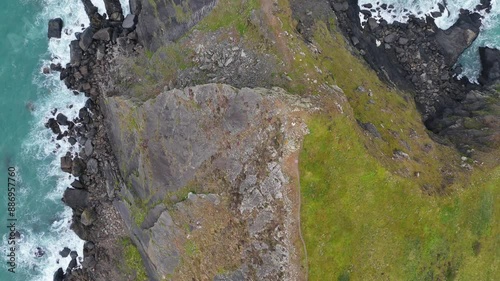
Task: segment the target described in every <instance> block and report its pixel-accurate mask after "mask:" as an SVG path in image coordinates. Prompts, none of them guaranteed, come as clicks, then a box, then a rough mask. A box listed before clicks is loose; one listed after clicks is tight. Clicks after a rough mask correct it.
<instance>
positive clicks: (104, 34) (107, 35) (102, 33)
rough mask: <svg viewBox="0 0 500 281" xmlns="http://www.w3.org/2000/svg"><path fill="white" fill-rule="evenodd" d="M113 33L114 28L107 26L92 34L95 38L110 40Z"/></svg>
mask: <svg viewBox="0 0 500 281" xmlns="http://www.w3.org/2000/svg"><path fill="white" fill-rule="evenodd" d="M111 34H113V28H111V27H106V28H103V29H101V30H99V31H97V32H96V33H95V34H94V36H92V38H93V39H95V40H100V41H105V42H108V41H109V40H111Z"/></svg>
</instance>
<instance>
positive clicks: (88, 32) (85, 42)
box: [78, 27, 94, 51]
mask: <svg viewBox="0 0 500 281" xmlns="http://www.w3.org/2000/svg"><path fill="white" fill-rule="evenodd" d="M93 36H94V31H93V30H92V28H90V27H87V28H86V29H85V31H83V33H82V35H81V37H80V42H78V45H79V46H80V48H81V49H82V50H84V51H86V50H87V49H88V48H89V47H90V44H92V37H93Z"/></svg>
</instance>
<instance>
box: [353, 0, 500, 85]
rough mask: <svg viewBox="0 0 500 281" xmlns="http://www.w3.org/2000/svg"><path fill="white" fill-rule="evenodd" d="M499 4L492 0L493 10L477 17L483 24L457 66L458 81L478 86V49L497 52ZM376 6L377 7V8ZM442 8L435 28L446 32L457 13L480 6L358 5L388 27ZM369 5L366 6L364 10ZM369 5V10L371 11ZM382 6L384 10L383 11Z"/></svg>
mask: <svg viewBox="0 0 500 281" xmlns="http://www.w3.org/2000/svg"><path fill="white" fill-rule="evenodd" d="M499 2H500V1H498V0H492V1H491V4H492V8H491V11H490V12H489V13H487V12H486V11H485V10H482V11H480V12H479V13H480V14H481V15H482V16H483V17H484V18H483V20H482V23H483V25H482V27H481V32H480V34H479V36H478V38H477V39H476V41H475V42H474V43H473V44H472V46H471V47H470V48H468V49H467V50H466V51H465V52H464V53H463V54H462V56H460V58H459V59H458V63H459V64H460V65H462V69H463V72H462V74H461V75H460V76H459V77H458V78H461V77H462V76H465V77H467V78H468V79H469V80H470V81H471V82H477V78H478V77H479V74H480V71H481V64H480V61H479V51H478V48H479V47H482V46H488V47H491V48H500V3H499ZM377 3H378V4H377ZM439 4H441V5H442V7H444V11H443V12H442V14H441V15H440V16H438V17H436V18H435V23H436V25H437V26H438V27H439V28H441V29H448V28H449V27H451V26H452V25H453V24H454V23H455V22H456V21H457V19H458V17H459V15H460V10H461V9H465V10H469V11H474V10H475V9H476V6H477V5H479V4H480V0H447V1H443V0H413V1H408V0H383V1H373V0H359V1H358V5H359V7H360V9H362V10H369V11H370V12H371V14H372V17H374V18H375V19H377V20H380V19H384V20H386V21H387V22H388V23H393V22H395V21H398V22H407V21H408V19H409V15H413V16H416V17H418V18H423V19H425V18H426V17H427V16H430V15H431V14H432V13H437V12H439V13H440V12H441V11H440V10H441V9H440V5H439ZM367 5H368V6H367ZM370 5H371V7H370ZM382 6H383V7H382ZM367 7H370V8H367ZM360 20H361V22H364V21H365V19H364V16H363V14H360Z"/></svg>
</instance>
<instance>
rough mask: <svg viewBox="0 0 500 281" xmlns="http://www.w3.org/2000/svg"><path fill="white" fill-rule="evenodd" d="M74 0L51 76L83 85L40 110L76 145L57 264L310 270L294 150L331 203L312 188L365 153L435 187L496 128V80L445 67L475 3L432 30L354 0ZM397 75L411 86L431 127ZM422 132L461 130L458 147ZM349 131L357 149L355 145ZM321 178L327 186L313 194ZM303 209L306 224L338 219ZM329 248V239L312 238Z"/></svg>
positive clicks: (138, 269)
mask: <svg viewBox="0 0 500 281" xmlns="http://www.w3.org/2000/svg"><path fill="white" fill-rule="evenodd" d="M83 2H84V4H85V9H86V12H87V14H88V16H89V19H90V21H91V26H90V27H89V28H87V29H86V30H85V32H83V34H81V35H80V36H79V38H78V39H76V40H75V41H73V42H72V44H71V50H72V54H71V63H70V64H68V65H66V67H65V68H62V69H61V79H62V80H64V81H65V83H66V85H68V87H70V88H72V89H75V90H78V91H81V92H83V93H85V95H87V96H88V97H89V98H90V99H89V102H87V104H86V106H85V107H84V108H82V109H81V110H80V116H79V117H78V118H77V119H75V120H73V121H71V122H62V121H64V120H63V119H64V118H56V119H57V120H56V119H52V120H49V123H48V124H47V126H48V127H50V128H51V129H52V130H53V132H54V133H56V134H58V137H61V138H64V137H69V138H72V141H74V142H75V143H76V141H78V143H79V145H80V147H81V152H80V153H77V154H71V153H70V154H68V155H67V156H66V157H64V158H63V159H61V164H62V169H63V170H65V171H66V172H68V173H72V174H73V175H74V176H78V177H79V180H78V181H76V182H75V183H74V184H73V185H72V187H71V188H68V190H67V191H66V192H65V194H64V201H65V202H66V204H68V205H69V206H70V207H72V208H73V210H74V216H73V226H72V228H73V229H74V230H75V232H76V233H77V234H78V235H79V236H80V237H81V238H82V239H85V240H88V241H89V242H88V243H86V246H85V249H84V261H83V263H82V264H83V269H75V268H74V267H70V268H68V270H67V273H66V277H65V278H66V280H220V281H222V280H306V279H307V278H308V268H309V267H315V266H316V264H310V263H308V261H307V258H308V255H307V254H306V251H305V244H306V242H304V240H303V237H302V235H301V227H300V208H301V207H300V200H301V199H300V198H301V197H302V196H301V195H300V193H299V190H300V186H299V184H300V182H301V181H300V179H299V170H298V167H299V166H298V163H299V161H298V155H299V152H300V151H302V153H303V155H305V157H310V158H311V159H316V160H318V161H317V162H315V163H313V165H312V166H310V167H306V168H307V169H305V171H307V172H306V176H307V178H308V179H307V180H306V183H307V182H309V185H308V188H309V189H312V191H309V192H308V194H307V195H306V196H309V197H313V198H315V200H317V202H319V203H318V204H317V205H316V204H315V203H316V201H314V202H313V204H311V205H310V206H308V207H310V208H309V210H311V209H314V208H315V207H316V208H320V207H319V206H322V207H321V209H328V210H330V207H331V206H330V205H329V204H330V200H336V199H338V198H343V197H342V196H343V195H342V196H340V197H339V196H335V197H334V198H329V197H325V198H327V199H328V200H324V202H323V201H321V200H320V199H323V197H324V196H325V195H326V194H328V192H330V190H336V189H337V187H342V186H343V185H345V186H347V187H348V190H350V189H351V187H352V186H351V185H352V184H353V183H352V182H353V179H350V178H349V177H350V176H351V170H358V169H361V168H362V167H361V166H362V165H361V166H359V167H358V166H356V164H357V163H364V162H358V161H361V160H359V159H368V158H370V157H372V156H375V157H376V158H377V162H376V163H377V165H378V166H380V167H378V166H377V167H378V168H377V171H378V172H373V171H370V172H369V174H367V175H363V176H360V179H361V180H363V179H371V178H373V177H374V176H376V174H378V173H381V174H389V173H391V175H392V174H393V175H394V178H398V180H400V179H401V182H405V181H404V180H407V181H408V182H411V183H412V184H414V185H415V186H417V187H416V188H417V189H418V188H421V190H422V191H423V192H424V193H425V194H447V192H451V191H449V190H448V188H449V187H450V186H455V185H456V183H457V182H460V181H461V180H462V179H464V178H466V176H464V175H463V174H462V172H461V169H462V168H465V169H466V170H467V171H469V170H471V169H473V168H474V167H475V166H474V165H476V164H477V166H481V167H482V163H481V164H479V163H480V162H479V161H476V160H470V159H469V158H467V157H475V156H476V154H477V153H476V152H475V151H474V148H480V149H485V150H486V151H488V149H492V147H494V146H495V145H498V143H499V139H500V138H499V135H498V127H499V124H500V123H499V122H498V113H497V112H498V106H497V104H498V97H497V95H498V94H497V91H495V90H494V89H489V90H484V89H479V88H476V89H473V91H470V89H469V88H468V87H466V86H465V85H464V84H463V83H462V82H459V81H456V79H454V78H453V77H452V72H453V70H452V69H451V68H450V67H449V66H450V65H449V64H450V62H449V60H452V59H453V58H454V57H456V55H457V54H458V53H459V52H461V51H463V49H465V48H466V47H467V46H468V45H469V44H470V43H471V40H472V37H474V36H475V34H476V33H477V26H475V25H474V24H475V23H477V22H476V21H472V19H475V18H474V16H473V15H471V14H468V13H467V14H464V15H463V16H462V21H463V22H461V23H459V24H457V25H456V26H455V27H454V28H453V29H452V30H451V31H449V33H446V32H445V33H443V32H442V31H439V30H437V29H436V27H435V25H434V24H433V23H432V22H428V23H426V22H424V21H421V20H416V19H413V20H412V21H410V23H409V24H408V25H402V24H399V25H398V24H396V25H391V26H389V25H386V24H380V25H379V24H378V23H374V22H373V21H369V20H368V22H367V24H368V26H369V29H366V28H365V30H361V29H360V28H361V27H360V26H359V22H358V21H357V19H358V18H357V15H358V14H357V12H358V11H359V8H357V6H353V5H354V4H355V2H356V1H349V3H347V2H345V1H322V0H314V1H308V2H307V3H305V2H303V1H295V0H293V1H290V3H288V2H286V1H285V2H286V3H281V2H279V1H275V2H270V1H253V0H252V1H251V0H249V1H241V2H237V1H230V0H226V1H203V0H200V1H195V0H191V1H177V0H172V1H157V0H148V1H145V0H132V1H131V8H132V14H131V15H123V11H122V9H121V7H119V4H117V3H118V1H114V0H107V1H105V3H106V10H107V13H108V17H105V16H103V15H100V14H98V13H97V10H96V8H95V7H94V6H93V4H92V2H91V1H90V0H83ZM221 5H222V6H221ZM334 11H335V12H337V18H336V22H333V20H332V18H335V13H334ZM235 15H237V16H235ZM351 15H355V16H356V17H353V18H355V19H356V21H355V22H352V19H350V18H349V16H351ZM195 24H197V25H196V26H195V28H194V29H190V28H191V27H193V26H194V25H195ZM336 24H339V25H340V26H341V27H343V28H344V31H345V33H346V34H348V35H349V36H348V38H349V39H350V40H349V41H350V43H346V42H345V40H344V38H343V37H342V35H341V34H340V33H338V31H336ZM471 32H472V33H474V36H472V35H471ZM362 34H366V35H367V36H366V38H367V39H366V40H363V38H365V37H362V36H360V35H362ZM429 34H430V35H429ZM353 35H354V36H353ZM427 35H429V36H427ZM470 36H472V37H471V38H469V37H470ZM436 38H440V39H436ZM453 38H459V39H460V40H457V41H458V45H456V46H455V47H456V48H454V50H453V52H452V53H450V54H443V53H439V52H436V51H437V50H438V49H439V48H440V46H441V47H443V46H446V44H450V42H452V41H454V39H453ZM376 40H379V41H380V42H383V44H384V46H383V47H381V48H378V46H377V45H376V42H377V41H376ZM436 40H437V41H440V42H441V43H442V44H440V43H439V42H438V43H436V42H437V41H436ZM443 42H444V43H443ZM351 43H352V44H351ZM421 43H425V44H421ZM443 44H444V45H443ZM353 46H354V48H353ZM447 49H448V48H447ZM417 51H418V53H419V54H421V56H413V54H414V53H415V52H417ZM487 53H488V54H489V55H488V54H486V53H485V54H483V55H482V57H483V58H485V59H484V60H486V61H488V62H491V63H483V64H484V65H486V66H488V67H487V68H485V73H484V74H483V76H484V77H485V78H484V79H492V77H493V79H497V78H495V77H497V76H498V75H497V74H496V73H497V72H498V63H497V62H496V61H495V60H491V59H486V57H490V56H491V54H493V56H494V57H495V54H496V53H495V52H493V53H492V52H490V51H489V50H488V51H487ZM486 55H488V56H486ZM356 56H359V57H364V58H365V59H366V60H367V62H368V63H369V65H371V66H372V67H373V68H374V69H375V70H377V71H378V73H377V74H378V75H379V77H380V78H381V79H382V80H383V81H386V82H387V83H388V84H384V83H382V82H380V80H378V79H377V78H376V77H377V76H376V75H374V74H372V73H371V72H370V70H368V69H367V68H366V65H364V64H362V63H360V62H359V61H358V60H357V57H356ZM385 59H387V60H385ZM425 63H429V65H428V66H429V67H427V68H425V67H423V65H424V64H425ZM59 68H61V66H59ZM487 69H489V70H487ZM490 70H491V71H490ZM393 82H394V83H393ZM488 83H489V82H488ZM337 84H338V85H340V86H341V87H342V88H343V89H344V91H343V90H342V89H340V88H339V87H338V86H337ZM491 84H493V82H492V83H491ZM395 85H398V86H400V88H403V89H407V90H409V91H415V93H414V94H415V95H414V96H413V97H414V98H415V100H416V102H417V104H418V105H420V106H421V110H422V111H421V113H422V114H423V116H424V119H425V120H427V122H426V125H427V126H428V128H430V129H435V130H434V133H435V134H432V133H430V132H427V131H425V130H424V128H423V125H422V122H421V121H420V117H421V116H420V115H418V114H416V113H415V114H413V113H414V112H416V111H415V108H414V107H415V105H414V104H413V103H412V98H411V97H410V96H407V95H405V94H404V93H401V92H399V91H397V90H395V89H392V88H391V87H394V86H395ZM275 86H283V87H282V88H286V90H283V89H282V88H279V87H275ZM77 93H78V92H77ZM438 93H442V94H441V96H440V95H438ZM427 97H431V98H429V99H426V98H427ZM441 97H443V100H445V102H444V104H443V103H442V102H441ZM318 116H319V117H318ZM394 116H398V118H400V120H397V119H396V118H394ZM59 119H61V120H59ZM311 120H312V121H311ZM318 120H320V121H318ZM338 120H341V121H338ZM66 121H67V120H66ZM308 122H312V124H315V126H316V128H317V129H318V127H319V128H320V129H318V130H316V132H315V134H316V136H315V137H316V138H317V139H319V143H318V144H311V143H310V142H309V144H308V145H309V148H308V149H309V150H307V149H304V150H302V149H301V146H302V140H303V138H305V137H306V135H307V134H308V133H309V129H308V126H307V125H306V123H308ZM62 123H65V125H63V124H62ZM70 123H72V124H70ZM318 124H319V125H318ZM60 125H61V126H62V127H61V128H62V129H61V128H60ZM66 126H67V132H66V131H65V132H63V131H64V130H65V129H66ZM427 133H429V134H430V135H431V136H432V137H434V138H437V137H442V138H443V139H446V138H450V139H451V140H452V141H454V142H452V143H451V144H455V145H457V146H458V145H459V144H462V143H464V144H465V145H467V147H466V148H467V149H468V150H467V154H466V155H467V157H465V156H463V157H462V158H459V157H456V155H458V154H457V152H456V151H454V150H452V149H449V148H447V147H442V146H440V145H439V144H437V143H435V142H433V141H432V140H431V139H430V137H429V136H428V135H427ZM318 135H319V137H318ZM332 135H333V136H334V138H331V137H332ZM440 141H441V139H440ZM361 142H362V143H363V146H364V148H365V149H366V150H361V149H353V148H355V147H356V145H359V143H361ZM342 144H345V146H344V148H345V150H346V151H345V153H348V152H349V153H351V154H349V158H348V160H349V161H347V162H348V163H342V161H340V160H342V159H336V157H337V156H339V155H342V153H340V152H339V151H335V152H334V153H333V152H332V154H328V155H327V156H328V157H327V159H323V158H322V157H323V154H324V153H322V152H320V153H313V152H311V151H316V150H318V151H326V152H328V151H330V150H329V149H331V148H332V147H337V146H338V147H342V146H341V145H342ZM351 144H352V145H351ZM448 144H449V143H448ZM469 145H471V146H469ZM312 146H316V147H312ZM360 151H361V152H360ZM489 151H491V150H489ZM365 154H366V155H365ZM443 155H445V156H443ZM492 155H493V154H492ZM464 157H465V158H464ZM455 158H457V159H459V160H457V159H455ZM332 159H333V160H332ZM443 159H445V160H443ZM450 159H451V160H450ZM460 159H461V161H462V162H460ZM464 159H465V160H464ZM478 159H479V158H478ZM337 160H338V163H337V162H336V161H337ZM496 160H497V159H493V160H491V159H490V162H489V163H490V164H491V163H492V162H495V161H496ZM457 161H458V164H457ZM485 161H486V160H485ZM305 162H307V161H305ZM379 162H380V163H379ZM329 163H330V164H331V165H329ZM342 165H344V166H342ZM459 165H461V166H459ZM325 167H326V168H325ZM323 169H325V170H328V172H325V173H324V174H319V175H317V174H316V172H317V171H320V170H323ZM333 170H335V171H333ZM337 170H338V171H341V174H335V173H334V172H336V171H337ZM380 171H384V172H380ZM302 172H303V173H304V171H302ZM353 174H354V175H357V174H356V173H354V172H353ZM333 175H337V177H338V178H341V179H342V180H339V182H337V178H333V179H330V177H333ZM343 177H346V178H345V179H344V178H343ZM354 177H356V176H354ZM325 179H326V180H325ZM403 179H404V180H403ZM311 182H312V184H311ZM389 182H393V180H392V179H391V180H389ZM323 183H328V184H331V185H332V186H331V187H330V186H329V187H328V190H326V191H325V190H323V191H322V193H318V194H316V191H317V189H316V187H317V186H318V187H319V186H320V185H322V184H323ZM368 184H369V185H372V182H368ZM376 184H381V185H382V184H384V183H383V182H382V181H379V182H377V183H376ZM358 185H360V186H362V185H363V182H360V183H359V184H358ZM415 186H413V185H412V187H411V188H412V189H413V188H415ZM377 192H378V191H377ZM377 192H374V193H377ZM359 193H364V191H360V192H359ZM345 194H348V195H349V192H345ZM368 195H369V196H372V195H373V194H368ZM349 196H350V195H349ZM349 196H347V195H346V197H349ZM342 200H344V199H342ZM346 200H348V198H346ZM370 200H371V199H370ZM370 200H367V201H370ZM320 201H321V202H320ZM360 202H361V201H359V202H357V201H356V202H355V204H354V205H355V208H356V209H355V210H354V211H353V212H352V213H356V212H357V211H358V210H360V208H361V209H362V208H363V206H362V205H363V204H364V203H363V204H361V203H360ZM321 204H324V205H321ZM340 205H342V204H340ZM340 205H339V206H340ZM389 205H390V204H389ZM342 206H343V205H342ZM336 207H338V206H336ZM345 207H346V208H350V207H352V206H351V205H345ZM376 211H378V210H376ZM365 214H366V216H367V217H368V216H370V215H371V213H370V212H366V213H365ZM350 215H351V213H349V214H347V216H350ZM306 217H307V216H306ZM307 218H308V219H309V220H310V221H314V220H317V224H318V225H321V224H322V223H324V221H323V219H332V218H334V219H335V220H336V219H339V220H344V217H343V216H339V217H337V216H336V215H332V214H330V213H328V214H324V217H321V218H317V217H314V218H311V217H307ZM320 220H321V221H320ZM325 221H327V220H325ZM323 227H329V226H328V225H323ZM354 227H356V222H354V221H353V222H349V223H346V227H345V229H348V230H349V229H351V228H354ZM362 227H364V226H362ZM325 229H326V228H325ZM342 231H344V229H342ZM380 231H382V232H383V230H380ZM127 236H129V237H130V238H131V240H132V242H133V245H135V246H136V247H137V249H135V246H133V245H132V244H130V243H129V242H127V240H126V237H127ZM332 237H333V236H332V234H331V233H324V232H322V234H321V237H319V238H318V237H312V236H309V237H306V240H307V239H309V241H311V240H313V241H314V239H330V240H331V239H333V240H334V238H336V237H333V238H332ZM330 240H328V243H331V241H330ZM322 243H323V242H322ZM310 245H311V246H312V247H319V248H322V247H323V245H324V244H321V243H320V244H316V243H315V242H312V243H311V244H310ZM332 249H333V248H332ZM129 250H130V251H129ZM324 254H325V255H330V257H331V254H332V253H331V252H328V251H324V249H319V250H317V251H316V252H313V253H312V256H316V255H319V256H321V257H322V256H323V255H324ZM334 254H336V253H334ZM340 254H341V253H339V255H340ZM331 260H333V259H329V260H328V261H329V262H330V261H331ZM351 262H352V261H351ZM332 263H333V262H332ZM116 264H124V266H115V265H116ZM318 264H320V263H318ZM143 267H145V270H144V268H143ZM322 270H323V271H324V272H328V270H327V269H326V268H323V269H322ZM317 273H318V272H315V274H317ZM341 276H344V275H341ZM339 278H340V277H339ZM56 280H62V278H61V279H56Z"/></svg>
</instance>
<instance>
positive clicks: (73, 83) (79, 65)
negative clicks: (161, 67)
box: [44, 1, 136, 280]
mask: <svg viewBox="0 0 500 281" xmlns="http://www.w3.org/2000/svg"><path fill="white" fill-rule="evenodd" d="M108 2H109V3H108ZM108 2H106V10H107V11H106V12H107V14H109V15H110V18H109V19H106V18H104V17H102V16H101V15H100V14H99V13H98V11H97V7H95V6H94V5H93V4H92V3H91V2H90V1H84V2H83V3H84V6H85V12H86V13H87V16H88V17H89V19H90V26H89V27H87V28H86V29H85V30H84V31H83V32H82V33H77V34H75V35H76V39H75V40H73V41H72V42H71V44H70V46H69V47H70V56H71V59H70V63H68V64H67V65H66V66H65V67H62V66H60V65H55V64H52V65H51V66H50V70H49V71H58V72H60V80H63V81H64V83H65V85H66V87H67V88H68V89H70V90H72V91H73V93H74V94H75V95H76V94H79V93H80V92H81V93H84V94H85V96H86V97H88V98H89V99H88V100H87V102H86V103H85V106H84V107H82V108H80V109H79V114H78V117H77V118H75V119H74V120H68V118H67V117H66V116H64V115H63V114H61V113H60V114H57V116H54V118H51V119H49V121H48V123H47V124H46V127H47V128H49V129H50V130H52V132H53V133H54V134H56V135H57V138H58V139H62V138H67V139H68V142H69V143H70V144H72V145H78V146H80V148H81V149H80V152H79V153H71V152H67V153H66V155H65V156H64V157H62V158H61V169H62V170H63V171H64V172H67V173H70V174H72V175H73V176H74V177H75V178H78V180H74V181H73V182H72V183H71V187H70V188H69V187H68V188H67V189H66V191H65V192H64V194H63V198H62V201H63V202H64V203H65V204H66V205H67V206H69V207H70V208H71V209H72V210H73V219H72V224H71V230H72V231H74V232H75V233H76V235H77V236H78V237H80V239H82V240H84V241H85V244H84V248H83V261H82V262H81V265H82V267H81V268H79V267H78V266H77V263H76V257H75V258H73V259H72V261H71V262H70V263H69V265H68V266H67V268H64V267H61V268H60V269H59V270H58V271H57V272H55V273H54V280H88V279H91V280H121V279H123V278H124V276H123V274H124V273H122V272H120V270H119V268H118V267H117V266H116V264H120V261H122V260H123V258H124V257H123V255H122V251H123V249H122V248H123V247H122V243H123V241H125V239H127V237H128V233H127V231H126V229H125V225H124V223H123V220H122V219H121V217H120V215H119V214H118V212H117V210H116V209H115V207H114V201H115V200H118V199H117V198H116V194H115V191H116V190H117V189H119V188H120V185H121V184H123V180H122V179H121V176H120V172H119V170H118V165H117V162H116V159H115V156H114V154H113V152H112V149H111V147H110V143H109V140H108V138H107V129H106V125H105V120H104V116H103V113H102V111H101V108H100V102H101V101H100V90H99V83H100V81H102V80H106V79H107V78H106V69H107V68H108V66H109V64H110V61H109V60H110V56H112V55H111V54H112V53H113V50H112V49H113V48H114V47H116V46H117V45H120V46H123V45H129V46H132V45H133V46H135V45H136V43H135V40H134V39H133V36H132V35H130V34H131V33H132V34H135V31H134V29H135V23H134V21H133V19H132V24H131V23H130V18H125V17H124V15H123V11H122V8H121V6H120V3H119V1H108ZM108 4H111V5H108ZM55 22H56V24H55V25H56V26H55V27H54V20H51V21H50V23H51V24H52V26H50V25H49V37H50V35H54V29H55V30H56V31H55V36H56V37H57V35H58V34H57V29H61V28H62V22H60V21H58V20H55ZM57 23H59V26H58V25H57ZM130 24H131V25H130ZM124 26H128V28H124ZM51 28H52V31H51ZM51 33H52V34H51ZM59 34H60V33H59ZM127 35H129V36H127ZM130 38H132V39H130ZM44 71H45V70H44ZM65 129H67V130H65ZM72 257H73V256H72Z"/></svg>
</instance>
